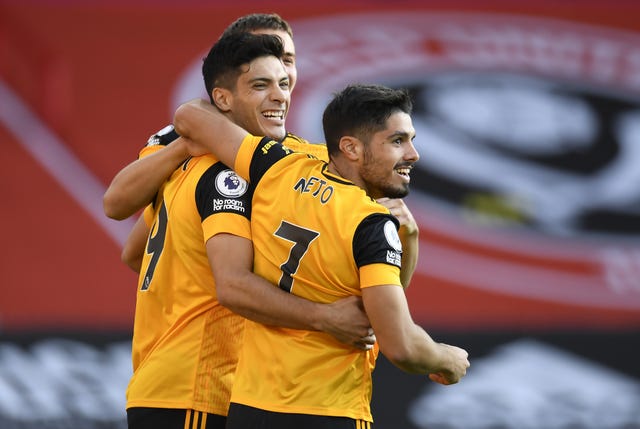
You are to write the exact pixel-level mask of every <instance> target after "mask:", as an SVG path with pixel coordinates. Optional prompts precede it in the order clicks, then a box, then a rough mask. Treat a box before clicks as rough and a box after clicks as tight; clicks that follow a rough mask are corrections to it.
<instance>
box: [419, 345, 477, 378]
mask: <svg viewBox="0 0 640 429" xmlns="http://www.w3.org/2000/svg"><path fill="white" fill-rule="evenodd" d="M439 347H441V349H442V351H443V352H444V353H445V363H444V365H443V368H442V369H441V370H439V371H435V372H433V373H431V374H429V379H430V380H431V381H433V382H436V383H440V384H444V385H445V386H447V385H449V384H455V383H457V382H459V381H460V379H461V378H462V377H464V376H465V375H466V373H467V368H469V366H470V365H471V364H470V363H469V354H468V353H467V351H466V350H464V349H461V348H460V347H456V346H450V345H449V344H444V343H440V344H439Z"/></svg>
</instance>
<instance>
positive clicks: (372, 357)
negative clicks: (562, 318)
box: [175, 36, 469, 429]
mask: <svg viewBox="0 0 640 429" xmlns="http://www.w3.org/2000/svg"><path fill="white" fill-rule="evenodd" d="M265 37H269V36H265ZM411 109H412V103H411V100H410V98H409V95H408V94H407V93H406V92H405V91H401V90H394V89H391V88H386V87H383V86H378V85H352V86H349V87H347V88H346V89H345V90H343V91H342V92H340V93H339V94H337V95H336V96H335V97H334V99H333V100H332V101H331V103H330V104H329V105H328V106H327V108H326V109H325V112H324V116H323V128H324V132H325V138H326V141H327V149H328V152H329V159H330V160H329V162H328V163H327V162H325V161H322V160H319V159H316V158H314V157H310V156H308V155H306V154H302V153H295V152H292V151H291V150H290V149H289V148H288V147H286V146H284V145H282V144H280V143H279V142H276V141H273V140H272V139H270V138H268V137H264V138H263V137H261V136H254V135H251V134H248V133H247V131H245V130H244V129H242V128H240V127H238V126H237V125H236V124H233V123H231V122H230V121H228V120H227V118H225V117H224V116H223V115H221V114H220V113H219V111H217V110H216V109H214V108H212V107H211V105H210V104H208V103H204V102H202V100H198V101H194V102H192V103H186V104H183V105H182V106H180V108H178V110H177V111H176V114H175V126H176V130H177V131H178V132H179V133H180V135H182V136H183V138H185V139H187V140H188V141H190V142H193V143H190V144H192V146H193V147H194V150H195V151H199V150H203V149H202V147H203V148H204V149H205V150H211V151H212V152H213V153H214V154H216V156H218V157H219V158H220V159H221V160H222V161H223V162H225V163H227V164H228V165H232V166H233V167H234V169H235V171H236V172H237V173H238V175H240V176H242V177H243V178H244V179H246V180H248V181H249V182H250V189H251V190H252V191H253V192H252V193H253V198H252V212H251V214H250V215H249V214H248V213H245V214H243V216H246V217H247V218H249V217H250V220H251V230H252V238H253V252H252V243H251V242H250V241H249V240H241V239H235V238H234V239H232V238H231V237H229V236H228V234H219V235H216V236H215V237H212V239H211V240H210V244H209V245H210V246H212V247H211V249H212V256H213V257H212V258H211V264H212V269H213V272H214V274H215V276H216V281H217V282H218V284H219V286H220V287H224V288H232V287H243V284H244V283H246V282H248V281H249V282H250V281H254V280H255V277H253V278H252V277H250V276H248V273H250V272H251V269H252V268H253V270H254V271H255V273H256V274H259V275H260V276H262V277H264V278H265V279H266V280H268V281H269V282H270V283H272V284H274V285H278V286H279V288H280V289H282V290H285V291H287V292H289V294H292V295H296V296H299V297H302V298H306V299H309V300H314V301H316V302H319V303H332V302H339V301H338V300H339V299H341V298H344V297H348V296H358V297H362V299H363V303H364V307H365V310H366V312H367V315H368V317H369V320H370V322H371V325H372V327H373V329H374V332H375V333H376V337H377V339H378V343H379V347H380V351H381V352H382V353H383V354H385V356H386V357H387V358H388V359H389V360H390V361H391V362H392V363H394V364H395V365H396V366H398V367H399V368H401V369H402V370H404V371H407V372H410V373H416V374H428V375H429V378H430V379H431V380H433V381H435V382H438V383H442V384H453V383H456V382H458V381H459V380H460V379H461V378H462V377H463V376H464V375H465V373H466V370H467V367H468V366H469V362H468V360H467V352H466V351H465V350H463V349H460V348H458V347H455V346H450V345H447V344H442V343H437V342H435V341H434V340H433V339H432V338H431V337H430V336H429V335H428V334H427V333H426V332H425V331H424V330H423V329H422V328H421V327H420V326H418V325H417V324H415V323H414V322H413V320H412V318H411V314H410V312H409V307H408V304H407V300H406V296H405V294H404V290H403V287H402V286H403V283H402V281H401V277H400V271H401V265H402V244H401V240H400V237H399V235H398V228H399V223H398V220H397V219H396V218H395V217H393V216H392V215H391V214H390V212H389V210H388V209H387V208H385V207H384V206H382V205H381V204H379V203H378V202H376V201H375V199H379V198H402V197H404V196H406V195H407V193H408V191H409V182H410V171H411V168H412V166H413V165H414V163H415V162H417V160H418V158H419V156H418V153H417V152H416V150H415V147H414V146H413V138H414V137H415V130H414V128H413V124H412V121H411V117H410V113H411ZM252 253H253V255H254V256H253V258H248V257H247V255H249V256H251V255H252ZM274 288H275V287H274ZM376 357H377V349H375V348H374V349H371V350H365V351H362V350H356V349H353V348H352V347H348V346H345V345H344V344H341V343H339V342H337V341H335V339H334V338H332V337H331V336H329V335H326V334H325V333H323V332H318V331H309V330H292V329H285V328H282V327H275V326H272V325H270V324H268V323H260V322H259V321H247V322H246V327H245V337H244V341H243V344H242V346H241V351H240V359H239V362H238V368H237V371H236V379H235V382H234V385H233V391H232V396H231V407H230V410H229V417H228V421H227V429H242V428H253V429H294V428H295V429H297V428H308V429H326V428H333V429H353V428H362V429H368V428H370V425H371V423H372V420H373V417H372V415H371V410H370V401H371V392H372V374H371V373H372V371H373V368H374V366H375V361H376Z"/></svg>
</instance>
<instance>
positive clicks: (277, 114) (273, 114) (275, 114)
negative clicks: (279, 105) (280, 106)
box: [262, 111, 284, 119]
mask: <svg viewBox="0 0 640 429" xmlns="http://www.w3.org/2000/svg"><path fill="white" fill-rule="evenodd" d="M262 116H264V117H265V118H277V119H282V118H283V117H284V112H282V111H274V112H263V113H262Z"/></svg>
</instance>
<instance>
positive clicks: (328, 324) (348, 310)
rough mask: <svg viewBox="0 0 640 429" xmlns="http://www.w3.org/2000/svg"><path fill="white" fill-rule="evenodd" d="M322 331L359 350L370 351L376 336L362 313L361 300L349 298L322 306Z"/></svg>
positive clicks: (354, 297)
mask: <svg viewBox="0 0 640 429" xmlns="http://www.w3.org/2000/svg"><path fill="white" fill-rule="evenodd" d="M324 308H325V311H326V314H325V317H324V323H323V326H322V331H323V332H326V333H328V334H330V335H332V336H334V337H335V338H336V339H337V340H338V341H340V342H341V343H344V344H349V345H351V346H353V347H355V348H357V349H360V350H370V349H371V348H373V344H374V343H375V342H376V336H375V334H374V332H373V329H372V328H371V324H370V323H369V318H368V317H367V314H366V313H365V311H364V306H363V305H362V298H360V297H357V296H350V297H347V298H342V299H340V300H338V301H335V302H333V303H331V304H326V305H325V306H324Z"/></svg>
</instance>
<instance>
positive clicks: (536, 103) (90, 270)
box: [0, 0, 640, 429]
mask: <svg viewBox="0 0 640 429" xmlns="http://www.w3.org/2000/svg"><path fill="white" fill-rule="evenodd" d="M252 12H277V13H279V14H280V15H282V16H283V17H284V18H285V19H287V20H288V21H289V22H290V23H291V24H292V26H293V29H294V39H295V42H296V47H297V54H298V64H299V65H298V70H299V82H298V85H297V87H296V90H295V93H294V96H293V103H292V110H291V113H290V116H289V119H288V128H289V129H290V130H291V131H293V132H295V133H297V134H300V135H302V136H305V137H307V138H308V139H309V140H312V141H322V135H321V132H320V117H321V111H322V109H323V107H324V105H325V103H326V101H327V99H328V97H329V96H330V94H331V92H332V91H334V90H337V89H340V88H341V87H343V86H344V85H345V84H347V83H349V82H354V81H360V82H378V83H384V84H387V85H391V86H397V87H407V88H409V89H410V90H411V91H412V92H413V93H414V95H415V100H416V111H415V116H414V121H415V124H416V128H417V131H418V137H417V145H418V148H419V150H420V152H421V156H422V158H421V161H420V165H419V168H418V169H417V172H415V173H414V174H413V177H412V193H411V195H410V197H409V198H408V204H409V205H410V207H411V208H412V210H413V212H414V214H415V216H416V218H417V219H418V221H419V223H420V227H421V239H422V247H421V254H420V264H419V268H418V272H417V273H416V276H415V277H414V282H413V284H412V285H411V287H410V289H409V291H408V296H409V300H410V305H411V307H412V312H413V314H414V316H415V319H416V320H417V321H418V322H420V323H421V324H422V325H423V326H424V327H425V328H426V329H427V330H428V331H429V332H431V333H432V334H433V336H434V337H435V338H436V339H438V340H441V341H445V342H450V343H453V344H459V345H461V346H463V347H465V348H467V349H468V350H469V351H470V354H471V361H472V367H471V369H470V371H469V374H468V376H467V377H466V378H465V379H464V380H463V382H462V383H461V384H459V385H456V386H452V387H446V388H445V387H441V386H436V385H434V384H433V383H430V382H429V381H428V380H427V379H425V378H423V377H417V376H409V375H406V374H403V373H401V372H400V371H399V370H398V369H396V368H394V367H392V366H391V365H390V364H389V363H388V362H387V361H386V360H385V359H384V358H382V359H381V360H380V361H379V365H378V368H377V369H376V371H375V373H374V376H375V381H374V383H375V386H374V400H373V407H374V416H375V418H376V427H377V428H378V429H383V428H386V429H395V428H406V429H412V428H430V429H434V428H436V429H437V428H442V429H445V428H446V429H453V428H456V429H458V428H460V429H462V428H465V429H469V428H474V429H489V428H491V429H498V428H519V429H522V428H530V429H552V428H554V429H555V428H558V429H561V428H574V429H577V428H593V429H602V428H620V429H622V428H625V429H630V428H640V369H639V366H638V362H639V361H640V43H639V42H640V21H638V19H637V17H638V16H639V14H640V4H638V3H637V2H634V1H631V0H629V1H625V0H614V1H607V2H605V1H596V0H582V1H577V0H575V1H571V0H570V1H554V0H540V1H537V2H526V3H525V2H515V1H514V2H508V1H498V0H494V1H485V0H482V1H470V0H467V1H461V0H460V1H458V0H454V1H419V0H402V1H396V2H382V1H375V0H370V1H364V0H355V1H350V2H339V1H335V0H326V1H323V2H309V3H306V2H294V1H291V0H276V1H271V2H263V1H254V0H247V1H243V2H216V1H204V0H181V1H171V0H158V1H151V0H128V1H124V0H87V1H77V0H58V1H53V0H51V1H44V0H41V1H38V0H15V1H13V0H0V143H1V144H0V149H1V152H0V153H1V154H2V155H1V157H2V158H1V159H2V160H3V168H2V169H1V170H0V188H1V189H2V194H3V201H2V212H1V213H2V222H0V228H1V229H0V234H1V235H2V238H3V239H2V243H3V245H2V250H1V252H2V257H0V427H2V428H3V429H10V428H24V429H27V428H36V427H38V428H65V429H66V428H69V429H72V428H83V429H86V428H103V429H107V428H109V429H110V428H124V427H126V424H125V419H124V390H125V387H126V383H127V381H128V378H129V376H130V373H131V366H130V359H129V352H130V344H129V341H130V337H131V326H132V318H133V309H134V300H135V284H136V276H135V275H134V274H133V273H132V272H130V271H128V269H127V268H126V267H125V266H124V265H123V264H122V263H120V260H119V253H120V247H121V244H122V243H123V241H124V239H125V237H126V233H127V232H128V229H129V227H130V226H131V225H132V222H115V221H110V220H108V219H106V218H105V217H104V216H103V214H102V202H101V198H102V194H103V192H104V190H105V188H106V186H107V184H108V183H109V182H110V180H111V178H112V177H113V176H114V174H115V173H116V172H117V171H118V170H119V169H120V168H121V167H123V166H124V165H126V164H127V163H128V162H130V161H131V160H133V159H134V158H135V156H136V155H137V152H138V150H139V149H140V147H141V146H142V145H143V144H144V143H145V141H146V139H147V137H148V136H149V135H150V134H152V133H153V132H155V131H156V130H158V129H160V128H161V127H163V126H164V125H165V124H167V123H169V121H170V120H171V118H172V112H173V109H174V108H175V107H176V106H177V104H179V103H180V102H181V101H185V100H187V99H190V98H193V97H197V96H199V95H204V94H203V90H202V89H201V86H202V84H201V80H200V79H201V78H200V75H199V67H200V61H201V58H202V56H203V55H204V54H205V53H206V51H207V50H208V48H209V47H210V45H211V44H212V43H213V41H214V40H215V39H216V38H217V37H218V35H219V34H220V32H221V31H222V30H223V29H224V28H225V27H226V26H227V25H228V24H229V23H230V22H232V21H233V20H234V19H235V18H237V17H238V16H240V15H243V14H246V13H252ZM414 171H416V170H414Z"/></svg>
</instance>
